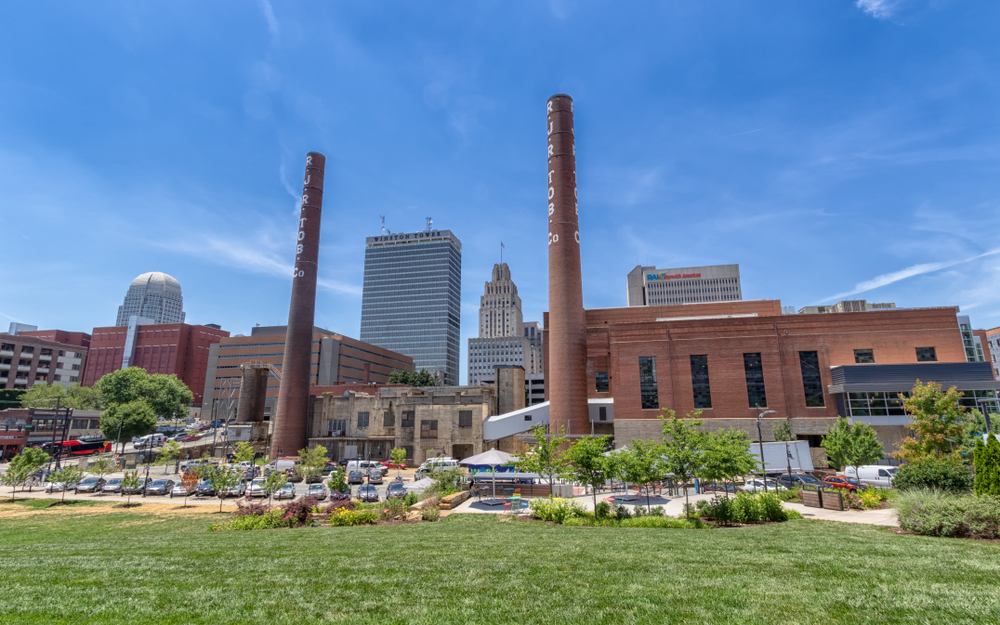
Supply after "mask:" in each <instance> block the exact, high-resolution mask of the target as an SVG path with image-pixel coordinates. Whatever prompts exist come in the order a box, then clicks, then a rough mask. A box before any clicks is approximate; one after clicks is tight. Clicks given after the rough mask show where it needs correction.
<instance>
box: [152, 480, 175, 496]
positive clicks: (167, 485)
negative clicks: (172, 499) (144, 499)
mask: <svg viewBox="0 0 1000 625" xmlns="http://www.w3.org/2000/svg"><path fill="white" fill-rule="evenodd" d="M173 489H174V481H173V480H154V481H153V482H152V483H151V484H150V485H149V488H147V489H146V494H147V495H169V494H170V491H172V490H173Z"/></svg>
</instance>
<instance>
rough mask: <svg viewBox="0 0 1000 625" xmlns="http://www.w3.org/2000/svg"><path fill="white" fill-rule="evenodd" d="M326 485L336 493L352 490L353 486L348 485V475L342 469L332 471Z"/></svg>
mask: <svg viewBox="0 0 1000 625" xmlns="http://www.w3.org/2000/svg"><path fill="white" fill-rule="evenodd" d="M326 485H327V486H329V487H330V490H331V491H332V492H335V493H341V494H343V493H349V492H351V488H350V487H349V486H348V485H347V476H346V475H344V472H343V471H341V470H340V469H334V470H333V471H330V478H329V479H328V480H327V482H326Z"/></svg>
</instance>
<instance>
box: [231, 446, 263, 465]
mask: <svg viewBox="0 0 1000 625" xmlns="http://www.w3.org/2000/svg"><path fill="white" fill-rule="evenodd" d="M256 455H257V453H256V452H255V451H254V450H253V443H251V442H250V441H240V442H238V443H236V449H234V450H233V462H236V463H240V462H251V463H252V462H253V459H254V457H255V456H256Z"/></svg>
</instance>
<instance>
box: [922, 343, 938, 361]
mask: <svg viewBox="0 0 1000 625" xmlns="http://www.w3.org/2000/svg"><path fill="white" fill-rule="evenodd" d="M917 362H937V350H936V349H934V348H933V347H918V348H917Z"/></svg>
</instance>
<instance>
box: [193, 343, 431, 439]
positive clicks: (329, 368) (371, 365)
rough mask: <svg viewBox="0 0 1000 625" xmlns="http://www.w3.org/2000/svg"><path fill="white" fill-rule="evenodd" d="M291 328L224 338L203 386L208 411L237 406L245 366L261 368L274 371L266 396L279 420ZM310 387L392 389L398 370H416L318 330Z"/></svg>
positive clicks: (403, 359)
mask: <svg viewBox="0 0 1000 625" xmlns="http://www.w3.org/2000/svg"><path fill="white" fill-rule="evenodd" d="M286 331H287V326H257V327H255V328H253V329H252V330H251V332H250V336H245V335H237V336H231V337H228V338H224V339H222V340H220V341H219V342H218V343H216V344H214V345H212V346H211V347H210V348H209V351H208V366H207V367H206V371H205V379H204V380H203V381H202V383H203V388H204V392H203V396H204V397H205V400H204V403H203V405H202V412H203V413H206V414H207V411H209V410H211V409H212V403H213V402H212V400H213V398H214V400H215V403H218V402H220V401H225V402H226V404H227V405H229V404H232V405H233V406H235V404H234V403H233V402H232V399H233V397H236V396H238V394H239V387H240V378H241V375H242V374H241V370H240V365H243V364H250V363H255V364H256V363H259V364H261V365H264V366H267V368H268V369H269V370H270V373H269V375H268V380H267V392H266V394H265V397H266V399H265V403H264V416H265V418H266V419H270V418H271V417H272V416H274V404H275V401H276V400H277V398H278V390H279V380H278V375H280V373H281V369H282V360H283V359H284V355H285V333H286ZM311 351H312V356H311V366H310V378H309V385H310V387H311V388H313V389H315V388H316V387H332V386H337V385H345V384H346V385H351V384H362V385H371V384H386V383H387V382H388V381H389V374H390V373H392V372H393V371H395V370H400V371H413V359H412V358H410V357H409V356H405V355H403V354H399V353H396V352H393V351H391V350H388V349H383V348H381V347H377V346H375V345H370V344H368V343H364V342H362V341H358V340H356V339H352V338H349V337H346V336H344V335H342V334H337V333H336V332H331V331H330V330H324V329H323V328H317V327H313V335H312V350H311Z"/></svg>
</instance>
